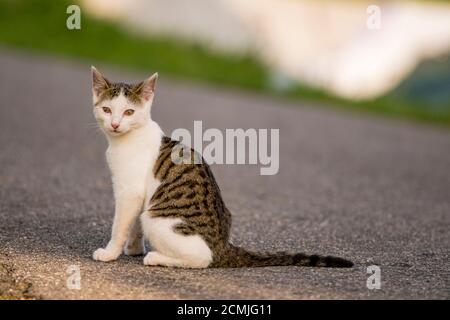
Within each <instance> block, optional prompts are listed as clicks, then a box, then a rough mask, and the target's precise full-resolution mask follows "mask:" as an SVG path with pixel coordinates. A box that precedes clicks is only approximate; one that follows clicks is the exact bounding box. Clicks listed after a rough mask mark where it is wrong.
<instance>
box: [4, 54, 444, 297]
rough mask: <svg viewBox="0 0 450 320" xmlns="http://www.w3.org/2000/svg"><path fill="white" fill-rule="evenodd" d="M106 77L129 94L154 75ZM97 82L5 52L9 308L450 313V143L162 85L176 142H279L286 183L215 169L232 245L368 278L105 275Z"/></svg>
mask: <svg viewBox="0 0 450 320" xmlns="http://www.w3.org/2000/svg"><path fill="white" fill-rule="evenodd" d="M98 67H100V70H102V71H105V73H106V74H107V75H110V76H111V78H113V79H115V80H128V79H139V78H142V77H144V76H145V75H142V74H141V75H138V74H131V73H129V72H122V71H121V70H117V69H116V70H112V69H109V68H101V67H102V66H101V65H99V66H98ZM89 72H90V71H89V65H88V64H87V63H86V64H84V63H80V62H70V61H67V60H62V59H52V58H48V57H37V56H28V55H25V54H21V53H17V52H14V51H7V50H4V49H3V50H1V51H0V106H1V107H0V266H1V268H0V273H2V276H1V277H0V279H1V280H2V281H0V283H2V285H0V289H1V290H3V292H2V295H6V296H7V295H8V292H10V293H11V292H13V293H11V294H14V295H15V296H17V295H19V294H18V293H17V290H19V291H20V290H22V291H20V292H22V294H23V295H24V296H26V297H27V296H28V297H29V296H34V297H37V298H47V299H55V298H68V299H72V298H76V299H79V298H83V299H84V298H98V299H106V298H116V299H128V298H138V299H140V298H145V299H156V298H159V299H166V298H167V299H169V298H175V299H178V298H193V299H212V298H216V299H217V298H223V299H229V298H243V299H247V298H254V299H260V298H261V299H266V298H275V299H279V298H284V299H325V298H331V299H333V298H337V299H348V298H358V299H360V298H361V299H380V298H394V299H403V298H419V299H423V298H424V299H428V298H447V299H448V298H450V273H449V270H450V252H449V247H450V232H449V231H450V170H449V169H450V168H449V164H450V130H446V129H438V128H431V127H427V126H423V125H417V124H412V123H404V122H401V121H394V120H386V119H379V118H372V117H370V116H366V115H355V114H348V113H345V112H337V111H332V109H328V108H322V107H317V106H313V105H311V104H306V103H305V104H293V103H288V102H285V101H284V102H283V101H280V100H277V99H272V98H268V97H266V96H262V95H253V94H248V93H243V92H239V91H228V90H222V89H220V90H219V89H215V88H208V87H200V86H194V85H189V84H186V83H182V82H176V81H173V80H172V81H170V80H166V79H165V76H164V74H161V75H160V79H161V81H160V82H159V86H158V90H157V96H156V101H155V104H154V107H153V118H154V119H155V120H156V121H158V122H160V124H161V125H162V127H163V129H164V130H165V132H166V134H170V133H171V132H172V130H173V129H175V128H192V127H193V121H194V120H203V127H204V128H213V127H214V128H220V129H224V128H240V127H241V128H279V129H280V171H279V173H278V174H277V175H275V176H260V175H259V167H258V166H254V165H252V166H250V165H215V166H213V171H214V173H215V175H216V177H217V180H218V182H219V185H220V186H221V189H222V193H223V196H224V198H225V201H226V203H227V205H228V207H229V208H230V210H231V211H232V212H233V213H234V220H233V228H232V239H233V241H234V243H236V244H239V245H245V246H246V247H248V248H250V249H254V250H258V249H261V250H283V249H286V250H292V251H304V252H307V253H321V254H333V255H339V256H343V257H347V258H349V259H351V260H353V261H354V262H355V264H356V265H355V267H354V268H352V269H317V268H299V267H270V268H255V269H250V268H244V269H208V270H186V269H169V268H161V267H146V266H144V265H143V264H142V258H141V257H133V258H132V257H121V258H120V259H119V260H117V261H115V262H112V263H101V262H95V261H93V260H92V259H91V255H92V252H93V251H94V250H95V249H97V248H98V247H100V246H103V245H105V244H106V242H107V241H108V237H109V232H110V226H111V221H112V216H113V198H112V189H111V185H110V178H109V173H108V170H107V167H106V162H105V159H104V151H105V148H106V141H105V139H104V137H103V136H102V134H101V133H100V132H99V131H98V130H96V129H95V126H94V118H93V116H92V114H91V101H90V99H91V93H90V73H89ZM71 265H76V266H78V267H79V268H80V271H81V289H80V290H76V289H69V288H68V287H67V285H66V283H67V278H68V276H69V274H68V273H67V269H68V267H69V266H71ZM369 265H377V266H379V267H380V270H381V289H379V290H369V289H368V288H367V286H366V281H367V277H368V276H369V274H367V267H368V266H369ZM2 270H7V272H6V273H5V272H4V271H2ZM5 278H7V279H6V280H5ZM8 279H9V280H8ZM14 283H19V284H20V288H22V289H20V288H17V287H14ZM2 288H3V289H2ZM20 292H19V293H20ZM0 296H1V294H0Z"/></svg>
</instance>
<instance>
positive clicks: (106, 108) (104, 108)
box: [102, 107, 111, 113]
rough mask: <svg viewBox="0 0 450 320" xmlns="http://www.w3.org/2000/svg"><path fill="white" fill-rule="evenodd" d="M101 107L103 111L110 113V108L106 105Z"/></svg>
mask: <svg viewBox="0 0 450 320" xmlns="http://www.w3.org/2000/svg"><path fill="white" fill-rule="evenodd" d="M102 109H103V111H104V112H105V113H111V109H110V108H108V107H103V108H102Z"/></svg>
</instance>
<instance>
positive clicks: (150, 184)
mask: <svg viewBox="0 0 450 320" xmlns="http://www.w3.org/2000/svg"><path fill="white" fill-rule="evenodd" d="M157 79H158V74H157V73H155V74H153V75H152V76H151V77H149V78H148V79H146V80H145V81H142V82H140V83H138V84H134V85H130V84H125V83H113V82H111V81H109V80H108V79H107V78H105V77H104V76H103V75H102V74H101V73H100V72H99V71H98V70H97V69H96V68H95V67H92V93H93V105H94V107H93V112H94V116H95V118H96V120H97V122H98V124H99V126H100V128H101V130H102V131H103V132H104V133H105V135H106V138H107V140H108V143H109V146H108V149H107V151H106V159H107V162H108V165H109V168H110V170H111V174H112V182H113V191H114V197H115V201H116V203H115V214H114V220H113V225H112V232H111V240H110V241H109V243H108V244H107V246H106V247H105V248H100V249H97V250H96V251H95V252H94V254H93V258H94V259H95V260H98V261H105V262H106V261H112V260H116V259H117V258H118V257H119V256H120V255H121V254H122V252H124V253H125V254H126V255H144V254H145V240H148V241H149V242H150V245H151V247H152V251H150V252H148V253H147V254H146V255H145V257H144V264H145V265H151V266H167V267H182V268H207V267H228V268H235V267H265V266H287V265H296V266H311V267H338V268H339V267H341V268H343V267H352V266H353V263H352V262H351V261H348V260H346V259H343V258H338V257H331V256H319V255H306V254H303V253H294V254H290V253H284V252H279V253H257V252H250V251H247V250H245V249H242V248H240V247H237V246H234V245H233V244H231V243H230V242H229V236H230V227H231V213H230V211H229V210H228V209H227V207H226V206H225V204H224V202H223V200H222V197H221V194H220V189H219V187H218V185H217V183H216V180H215V179H214V176H213V174H212V172H211V170H210V168H209V166H208V164H206V163H205V162H204V161H202V162H201V163H197V162H194V161H191V162H189V161H187V162H186V161H185V162H181V163H179V162H176V161H173V154H175V155H177V153H178V155H179V156H183V150H184V149H183V148H180V145H181V144H180V143H179V142H178V141H175V140H172V139H171V138H169V137H166V136H164V133H163V131H162V130H161V128H160V126H159V125H158V124H157V123H156V122H155V121H153V120H152V118H151V116H150V114H151V113H150V110H151V107H152V104H153V98H154V94H155V86H156V81H157ZM190 151H192V153H191V154H192V157H194V156H198V154H196V153H195V151H194V150H190ZM191 160H193V158H191Z"/></svg>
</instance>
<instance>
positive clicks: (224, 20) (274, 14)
mask: <svg viewBox="0 0 450 320" xmlns="http://www.w3.org/2000/svg"><path fill="white" fill-rule="evenodd" d="M85 4H86V8H87V9H88V10H90V11H91V12H92V13H94V14H96V15H99V16H102V17H107V18H111V19H115V20H118V21H119V22H122V23H124V24H126V25H128V26H131V27H133V28H136V29H139V30H143V31H147V32H150V33H153V34H155V33H156V34H167V35H171V36H176V37H181V38H187V39H189V40H194V41H197V42H200V43H203V44H204V45H207V46H209V47H211V48H213V49H216V50H221V51H225V52H228V53H234V54H243V53H247V52H248V51H249V50H251V51H253V52H255V53H256V54H257V55H258V56H259V58H260V59H261V60H262V61H263V62H264V63H266V64H267V65H268V66H270V67H271V68H272V70H274V73H275V74H277V75H284V76H285V77H288V78H292V79H295V80H297V81H300V82H302V83H307V84H309V85H312V86H315V87H320V88H323V89H325V90H328V91H331V92H333V93H334V94H336V95H339V96H342V97H346V98H352V99H369V98H373V97H377V96H380V95H382V94H384V93H386V92H387V91H389V90H390V89H392V88H394V87H395V86H396V85H398V84H399V82H400V81H401V80H402V79H404V78H405V77H406V76H407V75H408V74H410V73H411V72H412V70H413V69H414V68H415V67H416V66H417V64H418V63H419V62H420V61H422V60H423V59H425V58H432V57H437V56H440V55H443V54H445V53H448V52H449V51H450V6H449V5H448V4H444V3H434V2H432V3H425V2H413V1H384V2H381V4H379V6H380V9H381V28H380V29H375V30H371V29H369V28H368V27H367V19H368V18H369V17H370V14H368V13H367V8H368V7H369V6H370V5H372V2H370V1H313V0H147V1H146V0H129V1H111V0H109V1H106V0H89V1H85Z"/></svg>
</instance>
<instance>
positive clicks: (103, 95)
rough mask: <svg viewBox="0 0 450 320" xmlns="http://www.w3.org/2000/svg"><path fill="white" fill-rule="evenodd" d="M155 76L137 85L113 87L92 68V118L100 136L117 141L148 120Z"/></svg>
mask: <svg viewBox="0 0 450 320" xmlns="http://www.w3.org/2000/svg"><path fill="white" fill-rule="evenodd" d="M157 79H158V74H157V73H155V74H153V75H152V76H151V77H150V78H148V79H147V80H145V81H142V82H140V83H138V84H126V83H121V82H120V83H114V82H111V81H109V80H108V79H106V78H105V77H104V76H103V75H102V74H101V73H100V72H99V71H98V70H97V69H96V68H95V67H92V95H93V103H94V116H95V118H96V119H97V122H98V124H99V126H100V128H101V129H102V130H103V132H104V133H105V134H106V135H108V136H111V137H118V136H122V135H124V134H126V133H127V132H130V131H132V130H134V129H137V128H139V127H141V126H142V125H144V124H145V123H147V122H148V121H149V119H150V108H151V106H152V103H153V97H154V92H155V85H156V80H157Z"/></svg>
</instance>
